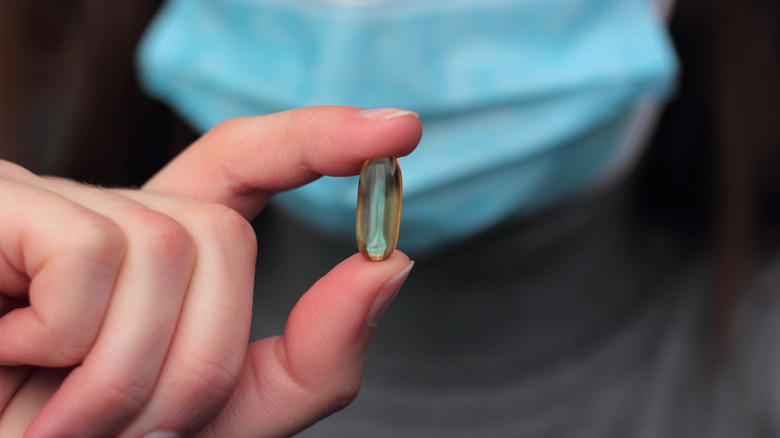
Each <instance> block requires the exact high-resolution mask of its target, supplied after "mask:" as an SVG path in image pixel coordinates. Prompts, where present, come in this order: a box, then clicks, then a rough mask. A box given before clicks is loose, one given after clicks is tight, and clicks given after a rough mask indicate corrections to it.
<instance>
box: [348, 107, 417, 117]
mask: <svg viewBox="0 0 780 438" xmlns="http://www.w3.org/2000/svg"><path fill="white" fill-rule="evenodd" d="M409 115H411V116H415V117H417V118H419V117H420V116H418V115H417V113H416V112H414V111H407V110H401V109H396V108H376V109H369V110H363V111H361V112H359V113H358V116H360V117H363V118H364V119H369V120H385V119H392V118H395V117H401V116H409Z"/></svg>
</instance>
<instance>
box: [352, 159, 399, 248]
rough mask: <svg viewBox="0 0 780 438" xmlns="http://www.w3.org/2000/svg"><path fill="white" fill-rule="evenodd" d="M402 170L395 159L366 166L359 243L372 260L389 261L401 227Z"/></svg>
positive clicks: (362, 173) (360, 197)
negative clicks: (387, 259)
mask: <svg viewBox="0 0 780 438" xmlns="http://www.w3.org/2000/svg"><path fill="white" fill-rule="evenodd" d="M401 187H402V185H401V168H400V167H398V161H397V160H396V159H395V158H392V157H391V158H373V159H370V160H366V162H365V163H363V169H362V170H361V171H360V182H359V183H358V198H357V223H356V231H357V243H358V249H360V253H361V254H363V256H364V257H365V258H367V259H369V260H384V259H386V258H388V257H390V254H392V252H393V250H394V249H395V245H396V243H397V242H398V229H399V228H400V225H401V192H402V188H401Z"/></svg>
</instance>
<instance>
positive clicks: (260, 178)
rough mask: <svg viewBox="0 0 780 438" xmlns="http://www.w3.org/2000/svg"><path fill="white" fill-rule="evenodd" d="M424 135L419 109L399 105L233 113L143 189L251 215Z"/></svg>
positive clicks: (410, 146)
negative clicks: (280, 196) (285, 194)
mask: <svg viewBox="0 0 780 438" xmlns="http://www.w3.org/2000/svg"><path fill="white" fill-rule="evenodd" d="M421 135H422V127H421V125H420V122H419V120H418V118H417V117H416V114H414V113H413V112H410V111H404V110H397V109H376V110H363V109H361V108H353V107H338V106H321V107H311V108H305V109H298V110H291V111H285V112H281V113H276V114H270V115H266V116H258V117H245V118H237V119H231V120H228V121H226V122H223V123H222V124H220V125H218V126H217V127H215V128H214V129H212V130H211V131H209V132H208V133H206V134H205V135H204V136H203V137H201V138H200V139H199V140H198V141H196V142H195V143H194V144H193V145H192V146H190V147H189V148H188V149H186V150H185V151H184V152H182V154H181V155H179V156H178V157H176V158H175V159H174V160H173V161H171V162H170V163H169V164H168V165H167V166H166V167H165V168H163V169H162V170H161V171H160V172H159V173H158V174H157V175H155V176H154V177H153V178H152V179H151V180H149V181H148V182H147V183H146V185H144V187H143V189H144V190H150V191H157V192H165V193H172V194H177V195H183V196H188V197H192V198H196V199H199V200H202V201H206V202H215V203H220V204H223V205H226V206H228V207H230V208H233V209H234V210H236V211H238V212H239V213H241V214H242V215H243V216H244V217H245V218H248V219H249V218H252V217H253V216H255V215H256V214H257V213H258V212H259V211H260V210H261V209H262V208H263V206H265V204H266V202H268V200H269V199H270V197H271V196H272V195H273V194H274V193H277V192H280V191H283V190H289V189H292V188H295V187H298V186H301V185H303V184H306V183H307V182H310V181H313V180H314V179H316V178H318V177H319V176H320V175H330V176H346V175H354V174H357V173H358V172H359V170H360V166H361V164H362V163H363V161H364V160H365V159H367V158H372V157H387V156H395V157H399V156H404V155H407V154H409V153H410V152H411V151H412V150H414V148H415V146H416V145H417V143H418V142H419V141H420V137H421Z"/></svg>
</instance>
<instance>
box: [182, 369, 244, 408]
mask: <svg viewBox="0 0 780 438" xmlns="http://www.w3.org/2000/svg"><path fill="white" fill-rule="evenodd" d="M183 375H187V376H189V377H188V378H187V379H186V380H187V382H186V383H185V385H186V386H187V387H188V388H190V390H191V391H192V392H193V393H195V394H197V395H198V396H199V397H205V398H211V399H213V400H214V401H226V400H227V399H228V398H229V397H230V395H231V394H232V393H233V391H234V390H235V388H236V385H237V384H238V372H237V371H235V372H232V371H231V370H230V369H228V367H227V366H226V365H225V364H222V363H220V362H218V361H217V360H213V359H203V358H201V359H194V360H191V361H189V363H188V365H187V369H185V370H183Z"/></svg>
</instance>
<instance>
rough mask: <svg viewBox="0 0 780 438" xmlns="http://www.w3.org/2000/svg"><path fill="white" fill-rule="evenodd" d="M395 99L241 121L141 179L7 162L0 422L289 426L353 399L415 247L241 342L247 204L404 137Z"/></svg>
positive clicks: (322, 292)
mask: <svg viewBox="0 0 780 438" xmlns="http://www.w3.org/2000/svg"><path fill="white" fill-rule="evenodd" d="M388 114H389V113H388V112H382V111H373V112H361V110H359V109H356V108H345V107H317V108H309V109H306V110H295V111H289V112H285V113H279V114H274V115H269V116H264V117H254V118H244V119H235V120H231V121H228V122H226V123H223V124H222V125H220V126H218V127H217V128H215V129H214V130H212V131H210V132H209V133H208V134H206V135H204V136H203V137H202V138H201V139H200V140H198V141H197V142H196V143H195V144H193V145H192V146H191V147H190V148H189V149H188V150H186V151H185V152H184V153H183V154H182V155H180V156H179V157H178V158H176V159H175V160H174V161H172V162H171V163H170V164H169V165H168V166H167V167H166V168H165V169H163V170H162V171H161V172H160V173H159V174H158V175H156V176H155V177H154V178H152V179H151V180H150V181H149V182H148V183H147V184H146V185H145V186H144V187H143V188H142V189H141V190H137V191H130V190H107V189H101V188H94V187H89V186H85V185H80V184H76V183H73V182H70V181H63V180H59V179H44V178H40V177H38V176H35V175H33V174H31V173H29V172H27V171H26V170H24V169H21V168H19V167H17V166H14V165H12V164H9V163H0V205H3V209H2V211H0V292H2V294H0V362H3V363H5V364H15V365H8V366H2V367H0V409H3V411H2V414H1V415H0V436H3V437H6V436H9V437H13V436H20V435H22V433H23V431H24V430H25V429H27V432H26V433H27V436H30V437H36V436H46V437H60V436H114V435H117V434H118V435H120V436H143V435H145V434H147V433H149V432H153V431H171V432H176V433H178V434H180V435H181V436H192V435H194V434H196V433H198V432H199V431H201V430H202V429H203V428H204V427H205V429H203V430H202V435H203V436H213V437H224V436H230V437H240V436H253V437H254V436H279V435H288V434H291V433H294V432H295V431H297V430H300V429H301V428H303V427H305V426H307V425H309V424H311V423H313V422H314V421H316V420H318V419H320V418H322V417H323V416H325V415H327V414H329V413H330V412H332V411H334V410H337V409H339V408H341V407H343V406H344V405H346V403H348V402H349V401H350V400H351V399H352V398H353V397H354V396H355V394H356V392H357V388H358V387H359V382H360V375H361V371H362V361H363V355H364V353H365V348H366V346H367V343H368V341H369V339H370V337H371V334H372V331H373V327H374V325H375V324H376V321H377V319H378V317H379V315H381V312H382V311H383V309H384V307H385V306H386V305H387V304H388V303H389V301H390V299H392V296H393V295H394V293H395V291H397V289H398V287H400V285H401V283H402V282H403V280H404V278H405V276H406V274H408V271H409V269H410V267H411V264H410V262H409V260H408V258H406V256H404V255H403V254H402V253H400V252H398V253H396V254H394V255H393V256H392V257H391V258H390V259H388V260H387V261H385V262H381V263H375V262H367V261H365V260H363V259H362V258H361V257H360V256H359V255H358V256H353V257H351V258H349V259H347V260H346V261H344V262H342V263H341V264H339V265H338V266H337V267H336V268H334V269H333V270H332V271H331V272H330V273H329V274H327V275H326V276H325V277H323V278H322V279H321V280H320V281H318V282H317V283H316V284H315V285H314V286H312V288H311V289H310V290H309V291H308V292H307V293H306V294H304V296H303V297H302V298H301V299H300V301H299V303H298V304H297V305H296V306H295V308H294V309H293V311H292V313H291V314H290V317H289V319H288V323H287V326H286V328H285V333H284V335H283V336H280V337H276V338H268V339H264V340H261V341H258V342H255V343H253V344H250V345H249V346H248V349H247V337H248V332H249V322H250V319H251V313H250V312H251V297H252V281H253V276H254V274H253V268H254V260H255V245H256V242H255V238H254V234H253V233H252V230H251V227H249V225H248V223H247V222H246V219H249V218H251V217H253V216H254V215H255V214H257V213H258V212H259V211H260V210H261V209H262V208H263V206H264V205H265V203H266V202H267V201H268V199H269V198H270V197H271V196H272V195H273V194H274V193H275V192H278V191H281V190H286V189H290V188H294V187H297V186H299V185H302V184H305V183H307V182H309V181H311V180H313V179H315V178H316V177H317V176H318V175H321V174H326V175H350V174H356V173H357V172H358V171H359V169H360V166H361V164H362V162H363V160H364V159H366V158H369V157H375V156H402V155H406V154H408V153H409V152H411V150H412V149H413V148H414V146H415V145H416V143H417V141H418V140H419V136H420V125H419V122H418V121H417V119H416V118H415V117H404V116H403V115H402V116H400V117H395V118H384V117H386V116H387V115H388ZM271 256H272V255H266V257H271ZM71 367H72V368H71ZM212 420H213V421H212Z"/></svg>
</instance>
